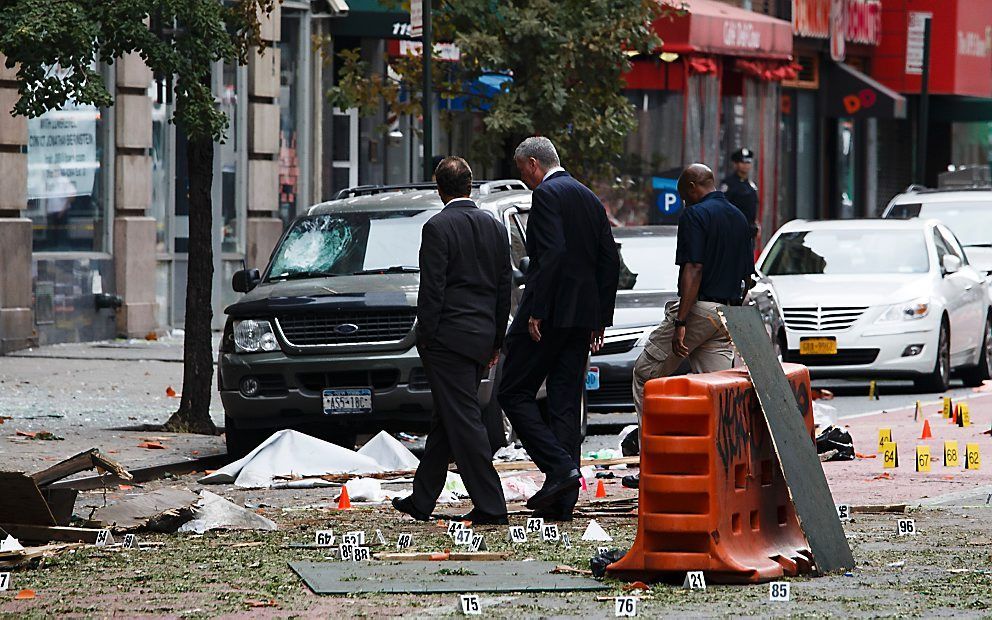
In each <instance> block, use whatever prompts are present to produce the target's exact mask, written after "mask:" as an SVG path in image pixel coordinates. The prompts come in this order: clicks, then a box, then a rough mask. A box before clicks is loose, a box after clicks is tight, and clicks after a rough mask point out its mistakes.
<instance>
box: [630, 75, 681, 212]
mask: <svg viewBox="0 0 992 620" xmlns="http://www.w3.org/2000/svg"><path fill="white" fill-rule="evenodd" d="M627 99H628V100H629V101H630V102H631V104H632V105H633V106H634V115H635V117H636V118H637V129H636V130H634V131H633V132H631V133H630V135H628V136H627V142H626V148H625V153H624V159H623V162H622V163H621V166H620V172H621V174H622V175H623V176H624V177H625V178H626V180H627V181H626V184H627V185H628V186H629V189H627V190H626V191H625V192H624V195H623V196H615V197H613V202H614V203H615V206H616V212H615V213H614V215H615V216H616V218H617V219H618V220H620V221H622V222H625V223H627V224H630V225H638V224H645V223H648V222H656V221H658V217H659V213H658V212H657V208H658V203H657V196H656V193H657V192H656V191H655V189H654V188H655V186H656V185H657V181H656V179H676V178H678V175H679V172H680V171H681V168H682V143H683V128H684V122H683V102H684V97H683V96H682V92H681V91H662V90H630V91H627ZM621 205H622V206H621Z"/></svg>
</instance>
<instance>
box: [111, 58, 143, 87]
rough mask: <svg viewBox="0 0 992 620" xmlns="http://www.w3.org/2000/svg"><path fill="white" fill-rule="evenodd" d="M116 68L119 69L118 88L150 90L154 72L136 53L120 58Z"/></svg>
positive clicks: (115, 64)
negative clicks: (149, 86)
mask: <svg viewBox="0 0 992 620" xmlns="http://www.w3.org/2000/svg"><path fill="white" fill-rule="evenodd" d="M114 66H115V67H117V76H116V77H117V88H148V85H149V84H151V83H152V70H151V69H149V68H148V65H146V64H145V61H144V60H143V59H142V58H141V56H140V55H138V54H137V53H135V52H131V53H130V54H125V55H124V56H122V57H120V58H118V59H117V62H115V63H114Z"/></svg>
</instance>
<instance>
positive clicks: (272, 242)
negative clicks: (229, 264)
mask: <svg viewBox="0 0 992 620" xmlns="http://www.w3.org/2000/svg"><path fill="white" fill-rule="evenodd" d="M282 232H283V230H282V220H279V219H276V218H269V217H250V218H248V222H247V234H248V251H247V252H246V253H245V264H246V265H248V268H249V269H258V270H259V271H261V270H263V269H265V266H266V265H267V264H268V263H269V256H270V255H271V254H272V250H274V249H275V247H276V244H277V243H279V238H280V237H281V236H282Z"/></svg>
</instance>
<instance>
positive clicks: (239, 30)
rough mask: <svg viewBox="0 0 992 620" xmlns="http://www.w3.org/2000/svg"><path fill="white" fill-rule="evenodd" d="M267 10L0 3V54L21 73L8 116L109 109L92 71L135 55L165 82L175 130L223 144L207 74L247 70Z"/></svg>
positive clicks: (253, 3)
mask: <svg viewBox="0 0 992 620" xmlns="http://www.w3.org/2000/svg"><path fill="white" fill-rule="evenodd" d="M274 1H275V0H239V1H237V2H231V3H226V2H221V1H220V0H113V1H110V0H101V1H95V0H58V1H54V0H0V53H2V54H3V55H4V56H6V57H7V63H8V64H9V65H13V64H14V63H17V64H18V65H19V67H20V68H19V70H18V74H17V80H18V92H19V94H20V99H19V101H18V102H17V104H16V105H15V107H14V113H15V114H21V115H25V116H38V115H40V114H43V113H45V112H46V111H48V110H52V109H55V108H59V107H61V106H63V105H65V104H66V103H67V102H69V101H71V100H75V101H78V102H80V103H86V104H93V105H98V106H103V107H106V106H109V105H111V103H112V100H113V98H112V96H111V94H110V92H109V91H108V90H107V87H106V84H105V83H104V81H103V79H102V77H101V76H100V74H99V72H97V71H96V70H95V69H94V67H95V66H96V63H97V62H98V61H102V62H105V63H108V64H109V63H113V62H114V61H115V59H118V58H120V57H121V56H123V55H124V54H127V53H131V52H135V53H137V54H139V55H140V56H141V58H142V59H144V61H145V63H146V64H147V65H148V66H149V67H150V68H151V69H152V72H153V73H154V74H155V75H157V76H174V80H173V84H174V85H175V93H174V94H175V98H176V102H177V106H176V120H177V121H178V122H180V123H182V124H183V125H184V128H185V130H186V132H187V133H188V135H189V136H190V137H191V138H194V139H210V140H212V141H219V140H222V139H223V138H224V134H225V132H226V130H227V127H228V119H227V118H226V117H225V115H224V114H223V113H222V112H221V111H220V110H218V109H217V107H216V105H215V104H214V99H213V94H212V93H211V92H210V88H209V83H210V68H211V64H212V63H213V62H216V61H225V62H240V63H242V64H244V63H246V62H247V60H248V55H249V53H253V52H252V47H253V46H259V45H261V43H262V42H261V40H260V39H259V36H258V33H259V21H258V18H259V16H260V15H264V14H266V13H269V12H271V11H272V8H273V6H274ZM149 22H154V25H155V26H156V27H157V31H156V32H153V31H152V30H151V29H149Z"/></svg>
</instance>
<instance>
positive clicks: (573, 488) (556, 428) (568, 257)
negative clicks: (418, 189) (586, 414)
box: [499, 138, 620, 521]
mask: <svg viewBox="0 0 992 620" xmlns="http://www.w3.org/2000/svg"><path fill="white" fill-rule="evenodd" d="M514 160H515V162H516V165H517V169H518V170H519V171H520V177H521V179H523V181H524V183H526V184H527V186H528V187H530V188H531V189H532V190H534V194H533V203H532V206H531V210H530V215H529V216H528V221H527V254H528V256H529V257H530V265H529V267H528V270H527V288H526V290H525V291H524V295H523V299H522V300H521V302H520V307H519V309H518V310H517V315H516V317H515V318H514V321H513V324H512V326H511V327H510V333H509V334H508V335H507V338H506V362H505V364H504V366H503V371H502V378H501V381H500V388H499V403H500V406H501V407H502V408H503V411H504V412H505V413H506V416H507V418H509V420H510V423H511V424H512V425H513V428H514V429H515V430H516V432H517V436H518V437H520V440H521V442H522V443H523V445H524V447H525V448H526V449H527V453H528V454H529V455H530V457H531V458H532V459H533V460H534V462H535V463H536V464H537V465H538V467H540V469H541V471H542V472H544V474H545V482H544V486H543V487H542V488H541V489H540V490H539V491H538V492H537V493H536V494H535V495H534V496H533V497H532V498H531V499H530V500H529V501H528V502H527V506H528V507H529V508H531V509H532V510H534V511H535V516H539V517H543V518H545V519H547V520H556V521H569V520H571V518H572V509H573V508H574V507H575V502H576V501H577V500H578V497H579V476H580V474H579V451H580V448H581V444H582V437H581V428H580V426H581V415H582V411H581V409H582V393H583V390H584V389H585V388H584V385H585V375H586V365H587V360H588V354H589V351H590V349H591V350H593V351H597V350H599V348H600V347H601V346H602V343H603V330H604V328H606V327H609V326H610V325H612V324H613V305H614V303H615V301H616V294H617V281H618V279H619V274H620V256H619V253H618V252H617V246H616V242H615V241H614V240H613V232H612V230H611V229H610V222H609V220H608V219H607V216H606V209H605V208H604V207H603V204H602V203H601V202H600V201H599V198H597V197H596V195H595V194H593V193H592V191H590V190H589V188H587V187H586V186H585V185H583V184H582V183H579V182H578V181H576V180H575V179H574V178H572V176H571V175H570V174H568V173H567V172H565V170H564V169H563V168H562V167H561V163H560V161H559V159H558V153H557V151H556V150H555V147H554V144H552V143H551V141H550V140H548V139H547V138H528V139H526V140H524V141H523V142H522V143H521V144H520V146H518V147H517V150H516V152H515V153H514ZM545 380H547V392H548V407H547V411H546V413H545V415H544V416H542V414H541V411H540V410H539V409H538V406H537V391H538V390H539V389H540V387H541V384H542V383H543V382H544V381H545Z"/></svg>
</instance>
